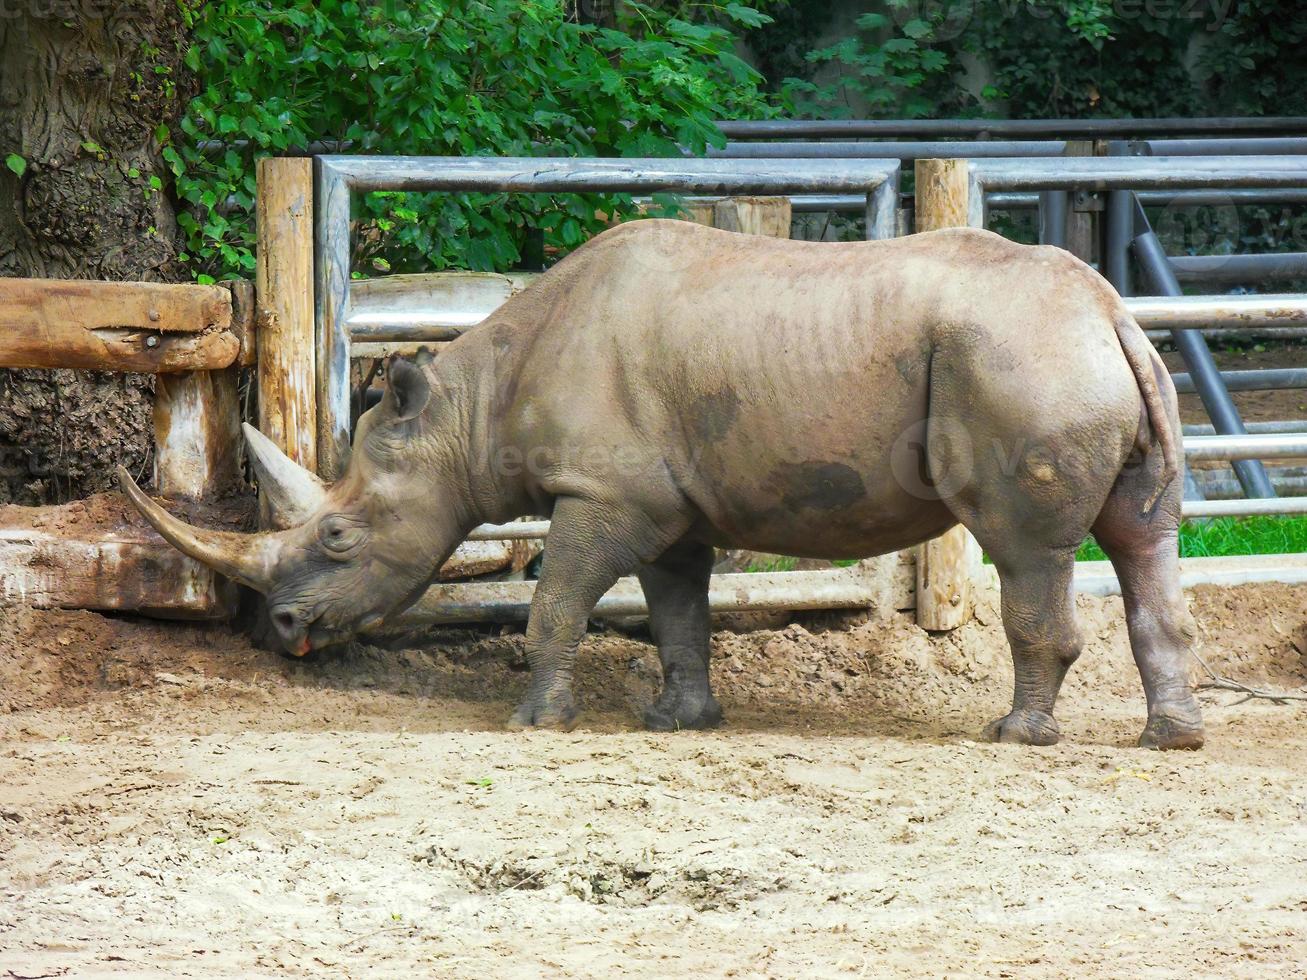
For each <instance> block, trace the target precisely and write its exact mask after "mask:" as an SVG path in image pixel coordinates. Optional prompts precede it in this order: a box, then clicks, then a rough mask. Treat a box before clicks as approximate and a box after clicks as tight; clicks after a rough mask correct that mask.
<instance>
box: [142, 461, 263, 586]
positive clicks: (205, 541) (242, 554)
mask: <svg viewBox="0 0 1307 980" xmlns="http://www.w3.org/2000/svg"><path fill="white" fill-rule="evenodd" d="M118 483H119V484H120V485H121V486H122V489H123V493H125V494H127V496H128V498H129V499H130V500H131V502H132V503H133V504H135V505H136V509H137V510H139V511H140V512H141V516H142V517H144V518H145V519H146V520H147V521H149V522H150V524H151V525H153V527H154V529H155V530H156V531H158V532H159V534H161V535H162V536H163V538H164V540H165V541H167V542H168V543H169V544H171V545H172V546H173V547H174V548H176V549H177V550H178V551H180V552H182V553H183V554H185V555H188V556H189V557H191V558H194V559H195V560H196V561H198V562H202V563H203V564H205V565H208V566H209V567H210V568H212V569H213V570H214V571H215V572H219V573H221V574H223V575H226V576H227V577H228V578H231V579H235V580H236V581H237V582H241V583H242V584H244V585H248V586H249V587H250V588H252V589H258V590H259V591H260V592H267V591H268V589H270V588H271V587H272V573H273V570H274V569H275V568H276V565H277V555H278V552H279V551H280V548H281V540H280V539H279V538H278V537H277V536H276V535H275V534H237V533H235V532H233V531H208V530H204V529H202V528H198V527H191V525H189V524H187V523H186V522H185V521H182V520H178V519H177V518H176V517H173V516H172V515H171V514H169V513H168V512H167V511H166V510H164V509H163V508H162V507H160V506H159V505H158V504H156V503H155V502H154V501H153V500H151V499H150V498H149V497H148V496H146V495H145V493H144V492H143V491H142V490H141V488H140V487H138V486H137V485H136V481H135V480H133V479H132V476H131V474H130V473H128V472H127V470H125V469H124V468H123V467H121V466H120V467H118Z"/></svg>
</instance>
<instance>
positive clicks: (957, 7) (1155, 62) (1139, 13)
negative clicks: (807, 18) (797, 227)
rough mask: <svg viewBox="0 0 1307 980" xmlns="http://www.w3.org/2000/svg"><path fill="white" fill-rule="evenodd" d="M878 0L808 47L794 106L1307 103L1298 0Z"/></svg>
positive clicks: (1259, 109) (946, 108) (1137, 112)
mask: <svg viewBox="0 0 1307 980" xmlns="http://www.w3.org/2000/svg"><path fill="white" fill-rule="evenodd" d="M871 7H872V10H871V11H870V12H868V13H866V14H864V15H863V16H862V17H861V18H860V19H859V20H858V22H857V25H858V30H857V32H856V33H855V34H853V35H851V36H849V37H846V38H843V39H841V40H840V41H839V42H838V43H836V44H833V45H830V46H827V47H824V48H820V49H818V50H815V51H812V52H810V53H809V55H808V57H807V60H808V62H809V70H808V71H807V72H806V73H805V75H806V78H805V79H790V80H787V84H786V87H785V89H784V91H785V94H786V97H787V99H788V100H789V103H790V104H791V105H792V108H793V109H794V110H795V111H796V112H798V113H800V114H803V115H811V116H815V117H826V116H838V115H849V114H854V115H862V114H869V115H871V116H878V117H887V118H889V117H902V118H916V117H923V118H925V117H929V118H941V117H947V116H951V115H960V114H962V115H976V114H980V115H997V116H1003V117H1011V118H1035V117H1071V118H1080V117H1085V116H1195V115H1211V114H1244V115H1293V114H1298V113H1302V112H1307V62H1304V60H1303V59H1302V58H1301V57H1300V52H1301V51H1302V50H1303V48H1304V46H1305V45H1307V18H1305V17H1304V16H1303V15H1302V9H1301V3H1298V2H1294V0H1271V2H1267V3H1241V4H1234V3H1230V4H1225V3H1220V2H1218V3H1211V4H1208V3H1190V2H1187V0H882V2H880V3H876V4H873V5H871ZM764 33H766V32H764ZM814 77H816V78H818V79H828V81H825V82H814V81H813V80H812V79H813V78H814ZM830 79H833V80H830Z"/></svg>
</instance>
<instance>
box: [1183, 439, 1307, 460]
mask: <svg viewBox="0 0 1307 980" xmlns="http://www.w3.org/2000/svg"><path fill="white" fill-rule="evenodd" d="M1184 455H1185V458H1186V459H1189V460H1200V459H1227V460H1229V459H1233V460H1243V459H1248V460H1253V459H1307V434H1302V433H1287V432H1282V433H1266V434H1263V435H1252V434H1243V435H1219V436H1193V437H1192V438H1186V439H1185V440H1184Z"/></svg>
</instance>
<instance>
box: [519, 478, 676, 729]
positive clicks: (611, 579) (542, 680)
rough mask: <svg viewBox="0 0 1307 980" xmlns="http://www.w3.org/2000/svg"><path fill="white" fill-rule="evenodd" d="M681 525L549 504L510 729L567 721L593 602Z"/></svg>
mask: <svg viewBox="0 0 1307 980" xmlns="http://www.w3.org/2000/svg"><path fill="white" fill-rule="evenodd" d="M682 530H683V529H682V528H679V527H677V528H671V529H663V528H662V527H660V526H659V525H658V524H657V523H656V522H654V521H652V520H651V519H650V518H648V517H647V516H646V515H644V514H642V513H639V512H636V511H633V510H631V511H628V510H623V509H620V508H616V507H613V506H611V505H606V504H599V503H595V502H592V501H587V500H582V499H580V498H576V497H565V498H562V499H560V500H559V501H558V502H557V503H556V504H555V505H554V512H553V514H552V519H551V522H550V527H549V540H548V541H547V542H546V544H545V551H544V563H543V565H542V566H541V569H540V581H539V582H538V583H537V584H536V589H535V595H534V596H533V597H532V599H531V612H530V616H529V618H528V620H527V627H526V659H527V664H528V665H529V666H530V668H531V678H530V681H529V682H528V684H527V692H526V700H525V701H523V702H522V703H521V704H520V705H518V707H517V710H516V711H514V712H513V716H512V717H511V718H510V719H509V722H508V724H509V727H510V728H561V729H563V730H565V731H567V730H570V729H571V728H573V727H574V726H575V724H576V699H575V697H574V696H573V693H572V673H573V669H574V667H575V665H576V648H577V646H578V644H580V642H581V637H583V636H584V635H585V627H586V621H587V620H588V619H589V616H590V613H591V611H593V609H594V607H595V603H597V602H598V601H599V599H600V597H601V596H602V595H603V594H604V593H605V592H607V591H608V590H609V589H610V588H612V587H613V585H614V584H615V583H616V582H617V580H618V579H619V578H620V577H621V576H622V575H624V574H626V573H627V572H629V571H630V570H631V569H633V568H634V567H635V566H636V565H638V564H639V563H640V560H641V557H642V556H648V555H649V554H651V553H652V554H658V553H659V552H661V551H662V550H663V549H664V548H665V547H666V546H667V542H666V541H665V540H662V538H664V537H665V536H667V537H671V539H673V540H674V539H675V538H676V537H679V536H680V534H681V531H682Z"/></svg>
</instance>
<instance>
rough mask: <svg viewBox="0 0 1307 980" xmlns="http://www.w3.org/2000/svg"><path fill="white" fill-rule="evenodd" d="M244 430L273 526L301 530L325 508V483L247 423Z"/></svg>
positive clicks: (243, 427)
mask: <svg viewBox="0 0 1307 980" xmlns="http://www.w3.org/2000/svg"><path fill="white" fill-rule="evenodd" d="M241 430H242V431H243V432H244V433H245V445H246V446H247V447H248V448H249V451H250V462H251V463H252V464H253V465H254V472H255V473H256V474H258V477H259V489H260V490H261V491H263V499H264V500H265V501H267V504H268V511H269V513H268V517H269V519H270V521H271V523H272V526H273V527H274V528H276V529H277V530H285V529H286V528H291V527H299V526H300V525H301V524H303V523H304V522H305V521H307V520H308V519H309V518H310V517H312V516H313V512H314V511H316V510H317V509H318V507H320V506H321V505H322V501H323V499H324V498H325V497H326V495H327V488H326V486H325V484H323V482H322V480H320V479H319V478H318V477H317V476H316V475H315V474H313V473H310V472H309V471H308V470H306V469H305V468H304V467H302V466H300V464H299V463H297V462H295V461H294V460H293V459H291V458H290V457H289V456H287V455H286V454H285V453H283V452H282V451H281V450H280V449H279V448H278V447H277V444H276V443H275V442H273V441H272V440H271V439H269V438H268V437H267V436H265V435H264V434H263V433H262V432H260V431H259V430H258V429H256V428H254V426H252V425H250V424H249V423H248V422H244V423H242V424H241Z"/></svg>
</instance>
